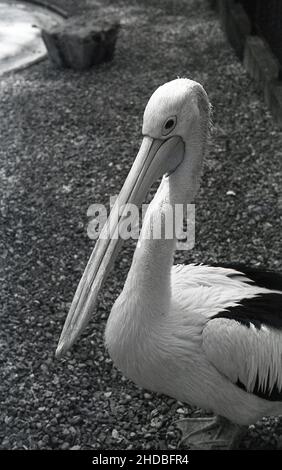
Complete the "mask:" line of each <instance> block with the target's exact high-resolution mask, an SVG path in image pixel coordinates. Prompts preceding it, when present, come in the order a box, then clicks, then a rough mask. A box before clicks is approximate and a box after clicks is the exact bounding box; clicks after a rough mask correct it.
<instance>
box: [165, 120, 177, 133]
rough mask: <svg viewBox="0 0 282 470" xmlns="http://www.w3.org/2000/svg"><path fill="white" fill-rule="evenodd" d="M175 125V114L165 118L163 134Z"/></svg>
mask: <svg viewBox="0 0 282 470" xmlns="http://www.w3.org/2000/svg"><path fill="white" fill-rule="evenodd" d="M175 126H176V116H172V117H170V118H168V119H167V120H166V122H165V123H164V126H163V131H162V134H163V135H167V134H169V133H170V132H171V131H172V130H173V129H174V128H175Z"/></svg>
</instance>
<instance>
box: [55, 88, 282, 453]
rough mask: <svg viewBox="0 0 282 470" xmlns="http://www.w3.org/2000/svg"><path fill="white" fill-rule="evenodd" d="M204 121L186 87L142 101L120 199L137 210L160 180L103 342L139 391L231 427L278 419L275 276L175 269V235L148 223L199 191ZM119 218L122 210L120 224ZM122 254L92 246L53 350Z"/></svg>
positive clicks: (67, 341) (114, 244)
mask: <svg viewBox="0 0 282 470" xmlns="http://www.w3.org/2000/svg"><path fill="white" fill-rule="evenodd" d="M209 114H210V105H209V101H208V98H207V95H206V93H205V91H204V90H203V88H202V87H201V86H200V85H199V84H198V83H196V82H193V81H191V80H186V79H177V80H174V81H172V82H169V83H166V84H165V85H163V86H162V87H160V88H158V89H157V91H156V92H155V93H154V94H153V95H152V97H151V99H150V100H149V103H148V105H147V107H146V109H145V113H144V121H143V135H144V140H143V143H142V146H141V148H140V151H139V153H138V156H137V158H136V161H135V163H134V165H133V167H132V170H131V172H130V174H129V176H128V178H127V180H126V182H125V184H124V187H123V189H122V191H121V194H120V202H121V203H122V204H124V203H126V202H131V203H132V202H133V203H134V202H138V203H140V202H142V200H143V198H144V196H145V194H146V191H147V190H148V188H149V187H150V185H151V184H152V182H153V181H154V180H155V179H156V178H157V177H158V176H159V175H160V174H163V175H164V176H163V179H162V182H161V185H160V187H159V189H158V191H157V193H156V195H155V197H154V199H153V201H152V203H151V204H150V207H149V209H148V210H147V212H146V216H145V220H144V223H143V227H142V231H141V235H140V239H139V242H138V244H137V248H136V250H135V253H134V257H133V262H132V265H131V268H130V271H129V273H128V276H127V280H126V282H125V285H124V289H123V291H122V293H121V294H120V296H119V297H118V299H117V300H116V302H115V304H114V306H113V308H112V311H111V314H110V316H109V319H108V322H107V327H106V334H105V339H106V345H107V347H108V350H109V353H110V355H111V357H112V359H113V361H114V363H115V364H116V366H117V367H118V368H119V369H120V370H121V371H122V372H123V373H124V375H126V376H127V377H129V378H130V379H132V380H133V381H134V382H135V383H137V384H138V385H140V386H142V387H144V388H147V389H150V390H154V391H157V392H161V393H165V394H167V395H170V396H172V397H174V398H176V399H177V400H180V401H183V402H187V403H189V404H192V405H196V406H199V407H201V408H204V409H207V410H211V411H213V412H214V413H215V414H216V415H218V416H220V417H223V418H226V419H228V420H229V421H230V422H232V423H235V425H234V429H235V428H236V429H237V426H236V425H248V424H250V423H253V422H255V421H256V420H258V419H259V418H260V417H262V416H265V415H277V414H280V413H282V312H281V305H282V285H281V284H282V282H281V279H282V277H281V275H279V274H278V275H277V276H275V275H274V274H273V273H270V272H262V271H258V272H256V271H255V270H250V269H249V270H247V272H246V274H244V272H242V270H240V269H239V270H238V269H234V268H226V267H213V266H205V265H193V264H192V265H176V266H173V253H174V250H175V246H176V236H175V237H174V238H173V239H164V238H160V239H154V238H153V236H152V222H153V221H154V220H156V219H158V220H159V221H160V223H161V224H162V225H164V224H165V220H166V215H167V214H168V212H169V211H170V209H171V207H172V208H174V207H175V205H176V204H180V203H182V204H187V203H189V202H191V201H192V200H193V198H194V196H195V194H196V192H197V190H198V187H199V181H200V176H201V168H202V161H203V157H204V154H205V150H206V144H207V137H208V131H209ZM115 211H117V208H114V209H113V212H114V213H115V214H116V212H115ZM123 222H124V219H123V213H122V214H121V215H120V218H119V224H120V225H122V223H123ZM176 233H177V227H176ZM119 248H120V241H118V240H112V239H106V240H99V241H98V243H97V245H96V247H95V250H94V252H93V254H92V257H91V259H90V261H89V263H88V265H87V268H86V270H85V273H84V275H83V278H82V280H81V282H80V284H79V287H78V290H77V293H76V295H75V298H74V301H73V304H72V307H71V310H70V313H69V316H68V318H67V321H66V324H65V327H64V330H63V332H62V336H61V340H60V343H59V346H58V352H59V353H61V352H64V351H65V350H67V349H68V348H69V347H70V346H71V344H72V343H73V342H74V341H75V339H76V337H77V336H78V335H79V334H80V332H81V330H82V328H83V327H84V326H85V324H86V323H87V321H88V319H89V316H90V315H91V313H92V312H93V309H94V305H95V302H96V298H97V295H98V293H99V290H100V289H101V286H102V284H103V281H104V279H105V278H106V276H107V274H108V272H109V265H110V262H111V261H112V259H113V258H114V257H115V256H116V254H117V251H118V249H119ZM256 280H257V283H256ZM188 421H189V420H188ZM188 421H187V422H188ZM194 421H195V420H191V423H192V427H190V428H189V426H190V425H189V422H188V424H187V426H188V427H187V430H189V441H192V444H197V445H198V446H199V445H201V439H200V443H199V442H198V443H197V442H195V439H194V438H195V435H201V434H202V435H203V436H204V438H203V439H204V441H205V444H206V443H207V442H206V441H207V435H206V434H205V433H206V430H205V427H203V424H202V422H201V420H200V427H199V429H196V430H195V423H194ZM191 423H190V424H191ZM208 424H209V429H213V428H218V427H219V426H221V427H222V426H223V428H222V429H223V430H222V433H221V441H220V442H221V444H222V443H224V444H225V445H226V443H227V444H228V445H232V442H233V441H234V438H235V437H236V432H237V431H236V432H235V433H233V434H230V433H229V431H230V428H232V425H231V424H230V423H227V424H226V423H225V424H224V425H222V421H221V423H220V425H219V424H217V423H215V421H212V420H210V422H209V423H208ZM207 429H208V428H207ZM218 436H219V432H218V429H217V430H216V434H215V435H214V436H212V437H211V438H210V440H209V442H210V443H211V444H214V442H216V441H218Z"/></svg>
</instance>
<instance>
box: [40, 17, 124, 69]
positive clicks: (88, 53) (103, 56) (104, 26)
mask: <svg viewBox="0 0 282 470" xmlns="http://www.w3.org/2000/svg"><path fill="white" fill-rule="evenodd" d="M119 27H120V24H119V22H118V20H116V19H114V18H106V17H105V16H103V15H101V14H100V15H97V16H94V15H93V13H91V15H89V14H88V15H82V16H75V17H71V18H68V19H66V20H65V21H64V22H63V23H62V24H60V25H56V26H54V27H51V28H49V29H43V30H42V38H43V40H44V43H45V46H46V49H47V51H48V55H49V57H50V59H51V61H52V62H53V63H54V64H55V65H57V66H59V67H64V68H72V69H74V70H85V69H89V68H90V67H92V66H94V65H98V64H100V63H102V62H107V61H109V60H111V59H112V58H113V55H114V49H115V44H116V40H117V35H118V31H119Z"/></svg>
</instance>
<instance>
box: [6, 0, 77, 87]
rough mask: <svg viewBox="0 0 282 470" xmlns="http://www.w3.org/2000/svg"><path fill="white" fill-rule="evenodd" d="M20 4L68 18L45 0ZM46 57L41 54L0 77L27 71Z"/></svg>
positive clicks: (27, 1)
mask: <svg viewBox="0 0 282 470" xmlns="http://www.w3.org/2000/svg"><path fill="white" fill-rule="evenodd" d="M22 3H31V4H34V5H37V6H40V7H44V8H46V10H50V11H53V12H54V13H57V14H58V15H61V16H62V17H63V18H65V19H67V18H69V16H70V15H69V13H68V12H66V11H65V10H63V9H62V8H60V7H57V6H56V5H50V3H49V2H48V1H46V0H22ZM47 57H48V53H47V52H46V53H45V54H42V55H41V56H40V57H36V59H33V60H31V61H30V62H29V63H28V64H24V65H20V66H19V67H15V68H14V69H13V70H7V71H6V72H3V73H1V75H0V79H1V77H4V76H5V77H6V76H7V75H10V74H13V73H16V72H20V71H21V70H25V69H28V68H29V67H32V66H33V65H35V64H38V63H39V62H42V61H43V60H46V58H47Z"/></svg>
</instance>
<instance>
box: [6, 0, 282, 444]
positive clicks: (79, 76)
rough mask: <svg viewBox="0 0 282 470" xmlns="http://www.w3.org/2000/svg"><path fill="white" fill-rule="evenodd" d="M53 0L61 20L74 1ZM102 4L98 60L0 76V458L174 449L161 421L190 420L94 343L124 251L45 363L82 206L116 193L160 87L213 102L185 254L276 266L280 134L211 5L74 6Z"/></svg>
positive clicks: (253, 437)
mask: <svg viewBox="0 0 282 470" xmlns="http://www.w3.org/2000/svg"><path fill="white" fill-rule="evenodd" d="M49 3H51V2H49ZM53 3H56V4H57V5H59V6H61V7H63V6H65V7H67V9H68V10H69V11H70V12H71V13H73V12H75V8H76V7H75V5H76V3H77V2H75V1H74V0H72V1H70V0H68V1H67V0H53ZM101 5H103V8H104V9H105V10H109V11H114V12H115V13H116V14H118V15H119V17H120V18H121V22H122V29H121V31H120V35H119V40H118V44H117V51H116V55H115V59H114V61H113V62H112V63H107V64H106V65H102V66H100V67H99V68H97V69H95V70H94V69H93V70H91V71H89V72H84V73H78V72H72V71H58V70H55V69H54V68H53V66H52V65H51V64H50V63H49V62H48V60H46V61H44V62H42V63H40V64H38V65H36V66H32V67H31V68H29V69H27V70H25V71H21V72H17V73H15V74H10V75H7V76H5V78H2V80H1V82H0V97H1V98H0V99H1V107H0V126H1V131H0V134H1V144H0V159H1V167H0V168H1V169H0V177H1V185H0V186H1V189H0V190H1V192H2V194H1V206H0V210H1V225H2V226H1V235H0V236H1V248H2V250H1V261H2V262H1V267H0V268H1V300H2V309H1V312H0V315H1V332H0V335H1V336H0V362H1V364H2V365H1V375H2V377H1V383H0V402H1V416H0V448H2V449H70V448H71V449H175V448H176V446H177V442H178V440H179V433H178V431H177V430H176V427H175V425H173V424H172V422H173V421H174V420H175V418H176V417H183V416H186V415H187V416H188V415H195V414H198V413H199V411H197V410H195V409H191V408H190V407H189V406H187V405H186V404H181V403H177V402H175V401H174V400H172V399H170V398H168V397H165V396H161V395H155V394H152V393H148V392H146V391H144V390H141V389H139V388H137V387H136V386H135V385H134V384H132V383H131V382H129V381H127V380H126V379H124V378H123V377H122V376H121V374H120V373H119V372H118V371H117V370H116V369H115V368H114V367H113V365H112V362H111V360H110V358H109V356H108V354H107V352H106V351H105V349H104V345H103V332H104V327H105V321H106V318H107V316H108V313H109V311H110V308H111V306H112V304H113V302H114V300H115V298H116V297H117V295H118V294H119V292H120V290H121V288H122V285H123V281H124V279H125V275H126V272H127V269H128V267H129V263H130V257H131V254H132V248H133V247H132V246H131V245H130V244H129V245H126V246H125V248H124V250H123V252H122V255H121V256H120V259H119V261H118V262H117V263H116V266H115V270H114V271H113V273H112V275H111V276H110V279H109V281H108V282H107V285H106V286H105V288H104V290H103V293H102V295H101V299H100V304H99V309H98V312H97V314H96V315H95V318H93V321H92V322H91V324H90V326H89V328H88V329H87V331H86V333H85V334H84V335H83V337H82V339H81V340H80V342H79V344H77V345H76V346H75V347H74V348H73V350H72V351H71V352H70V353H68V354H67V356H66V358H64V359H62V360H60V361H58V360H55V358H54V351H55V348H56V344H57V340H58V338H59V334H60V331H61V328H62V325H63V322H64V318H65V315H66V312H67V310H68V306H69V302H70V301H71V299H72V296H73V294H74V291H75V288H76V285H77V282H78V280H79V278H80V276H81V274H82V271H83V268H84V266H85V263H86V261H87V259H88V257H89V254H90V252H91V249H92V245H93V242H91V241H90V240H89V239H88V237H87V233H86V227H87V222H88V221H87V216H86V212H87V208H88V206H89V205H90V204H91V203H93V202H101V203H108V198H109V196H110V195H112V194H116V193H117V192H118V191H119V189H120V187H121V184H122V181H123V180H124V178H125V176H126V174H127V172H128V170H129V168H130V166H131V163H132V161H133V158H134V156H135V154H136V151H137V149H138V146H139V143H140V129H141V121H142V112H143V108H144V106H145V104H146V102H147V99H148V98H149V96H150V95H151V93H152V92H153V91H154V89H155V88H156V87H157V86H158V85H160V84H162V83H163V82H165V81H167V80H170V79H173V78H175V77H176V76H186V77H189V78H193V79H195V80H198V81H199V82H201V83H202V84H203V85H204V87H205V88H206V90H207V92H208V94H209V97H210V100H211V102H212V104H213V107H214V113H213V122H214V129H213V135H212V141H211V145H210V155H209V157H208V158H207V161H206V166H205V174H204V178H203V183H202V189H201V191H200V194H199V196H198V197H197V201H196V202H197V214H196V223H197V232H196V246H195V248H194V250H193V251H191V252H188V254H187V253H186V254H185V256H186V258H187V259H189V260H191V261H202V262H221V261H227V262H228V261H230V260H233V261H241V262H247V263H249V264H252V265H265V266H267V267H271V268H276V269H281V258H280V259H279V256H278V254H279V251H280V248H281V247H280V232H281V203H280V207H279V204H278V191H279V176H280V165H281V154H282V152H281V148H282V132H281V130H279V128H278V127H277V126H276V125H275V123H274V122H273V120H272V118H271V116H270V114H269V112H268V111H267V109H266V107H265V105H264V102H263V97H262V95H261V94H260V92H259V91H258V90H257V89H256V87H255V85H254V83H253V82H252V81H251V80H250V79H249V78H248V77H247V75H246V73H245V71H244V70H243V68H242V66H241V65H240V63H239V62H238V61H237V59H236V57H235V55H234V53H233V51H232V50H231V48H230V46H229V45H228V44H227V42H226V40H225V37H224V35H223V33H222V32H221V30H220V27H219V23H218V19H217V17H216V15H215V14H214V12H213V11H211V10H210V9H209V7H208V5H207V2H206V1H201V0H190V1H189V0H186V1H185V0H178V1H177V2H176V1H172V0H166V1H164V0H158V1H157V0H154V1H149V0H148V1H145V0H143V1H141V0H138V1H137V0H135V1H134V0H123V1H122V0H112V1H102V0H101V1H95V2H94V1H90V0H88V1H86V0H84V1H83V2H80V11H81V10H82V9H83V8H84V7H87V8H94V7H95V8H98V7H99V6H101ZM280 202H281V199H280ZM183 258H184V254H183V253H180V254H178V256H177V259H178V261H179V260H180V261H181V260H182V259H183ZM200 413H202V412H200ZM202 414H203V413H202ZM281 431H282V425H281V423H279V420H278V419H277V418H275V419H265V420H262V421H261V422H259V423H257V424H256V425H255V426H252V427H251V429H250V430H249V432H248V434H247V436H246V438H245V439H244V442H243V443H242V446H241V447H242V449H246V448H256V449H276V448H282V437H279V436H280V433H281Z"/></svg>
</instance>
